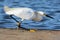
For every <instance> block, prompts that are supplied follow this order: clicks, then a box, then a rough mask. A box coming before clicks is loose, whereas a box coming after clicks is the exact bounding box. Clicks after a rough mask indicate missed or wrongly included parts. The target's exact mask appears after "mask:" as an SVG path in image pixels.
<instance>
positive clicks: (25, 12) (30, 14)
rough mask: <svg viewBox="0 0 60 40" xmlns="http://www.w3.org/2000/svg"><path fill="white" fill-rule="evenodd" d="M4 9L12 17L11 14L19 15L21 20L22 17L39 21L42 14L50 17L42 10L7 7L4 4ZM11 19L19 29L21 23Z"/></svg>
mask: <svg viewBox="0 0 60 40" xmlns="http://www.w3.org/2000/svg"><path fill="white" fill-rule="evenodd" d="M4 11H5V13H6V14H8V15H10V17H12V15H15V16H17V17H20V18H21V19H22V20H21V21H23V20H24V19H26V20H34V21H41V20H42V19H43V16H47V17H50V16H49V15H46V14H44V12H42V11H34V10H33V9H31V8H9V7H8V6H4ZM12 18H13V17H12ZM50 18H53V17H50ZM13 19H14V20H15V21H16V22H17V23H18V29H20V27H21V26H20V24H21V23H20V22H18V21H17V20H16V19H15V18H13Z"/></svg>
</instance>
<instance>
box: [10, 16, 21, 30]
mask: <svg viewBox="0 0 60 40" xmlns="http://www.w3.org/2000/svg"><path fill="white" fill-rule="evenodd" d="M12 16H13V15H10V17H11V18H12V19H14V20H15V21H16V22H17V25H18V28H17V29H20V28H21V23H20V22H19V21H17V20H16V19H15V18H14V17H12Z"/></svg>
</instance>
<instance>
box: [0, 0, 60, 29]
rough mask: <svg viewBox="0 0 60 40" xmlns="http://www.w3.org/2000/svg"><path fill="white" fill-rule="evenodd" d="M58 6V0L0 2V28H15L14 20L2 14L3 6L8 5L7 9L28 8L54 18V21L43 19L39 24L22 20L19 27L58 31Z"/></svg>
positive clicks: (59, 9) (59, 10) (59, 25)
mask: <svg viewBox="0 0 60 40" xmlns="http://www.w3.org/2000/svg"><path fill="white" fill-rule="evenodd" d="M59 4H60V0H14V1H12V0H0V28H17V23H16V22H15V20H13V19H12V18H10V17H9V15H7V14H5V12H4V8H3V7H4V5H8V6H9V7H29V8H32V9H34V10H36V11H43V12H45V13H46V14H48V15H50V16H52V17H54V19H50V18H48V17H44V19H43V20H42V21H40V22H34V21H31V20H24V21H23V22H22V24H21V27H23V28H27V29H49V30H60V5H59ZM13 17H15V18H16V20H18V21H21V19H19V18H17V17H16V16H13Z"/></svg>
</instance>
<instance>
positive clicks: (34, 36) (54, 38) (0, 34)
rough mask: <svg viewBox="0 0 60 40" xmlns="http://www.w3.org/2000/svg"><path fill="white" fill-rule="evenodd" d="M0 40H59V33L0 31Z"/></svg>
mask: <svg viewBox="0 0 60 40" xmlns="http://www.w3.org/2000/svg"><path fill="white" fill-rule="evenodd" d="M0 40H60V31H47V30H45V31H44V30H43V31H42V30H41V31H36V32H28V31H25V30H14V29H13V30H11V29H0Z"/></svg>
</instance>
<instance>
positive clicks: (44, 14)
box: [44, 14, 54, 19]
mask: <svg viewBox="0 0 60 40" xmlns="http://www.w3.org/2000/svg"><path fill="white" fill-rule="evenodd" d="M44 16H46V17H49V18H51V19H54V18H53V17H51V16H49V15H47V14H44Z"/></svg>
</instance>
